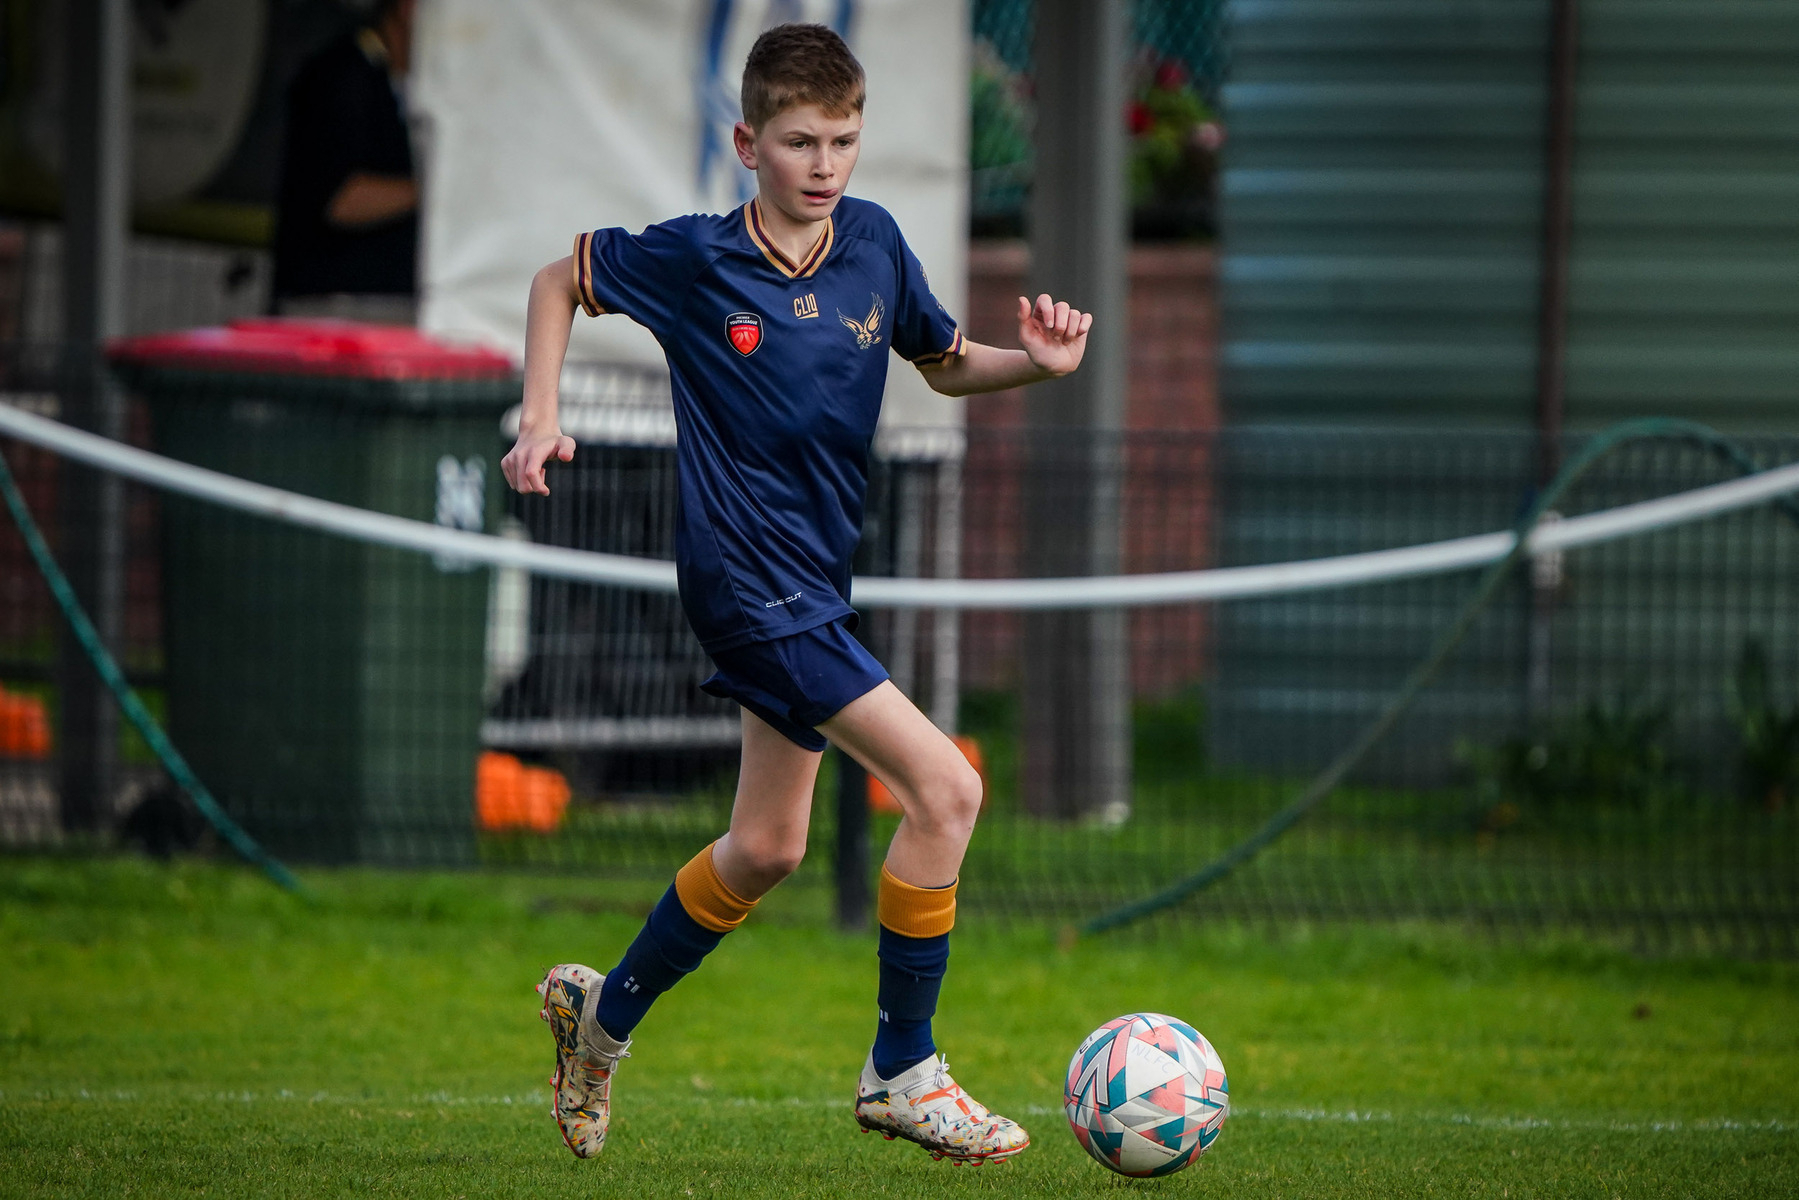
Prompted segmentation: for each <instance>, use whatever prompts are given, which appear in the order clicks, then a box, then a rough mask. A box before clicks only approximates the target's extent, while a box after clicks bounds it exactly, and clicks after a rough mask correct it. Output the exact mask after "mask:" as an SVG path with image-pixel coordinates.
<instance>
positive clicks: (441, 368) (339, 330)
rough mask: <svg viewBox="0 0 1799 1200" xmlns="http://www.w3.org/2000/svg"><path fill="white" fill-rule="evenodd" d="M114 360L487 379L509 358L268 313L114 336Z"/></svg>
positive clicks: (506, 369)
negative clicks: (202, 326)
mask: <svg viewBox="0 0 1799 1200" xmlns="http://www.w3.org/2000/svg"><path fill="white" fill-rule="evenodd" d="M106 351H107V355H108V357H110V358H111V359H112V360H113V361H115V362H120V363H130V364H132V365H136V366H146V367H174V368H181V369H190V370H201V371H247V372H255V373H257V374H268V375H328V376H335V377H339V378H347V379H391V380H408V379H492V378H496V377H502V376H506V375H510V374H512V373H513V368H512V360H511V359H509V358H507V357H506V356H505V355H504V354H501V353H499V352H498V351H494V350H489V349H486V348H484V347H480V346H464V345H457V344H455V343H453V342H445V341H440V340H439V339H437V338H434V337H429V336H427V335H425V334H422V333H420V332H419V331H418V330H416V329H413V328H411V327H410V326H406V325H368V324H364V323H362V322H360V321H333V320H302V319H298V318H281V317H266V318H258V319H255V320H244V321H233V322H231V323H230V324H229V325H224V326H212V327H210V328H206V329H184V330H180V331H178V332H175V333H152V334H146V335H144V336H141V337H128V338H115V339H113V340H112V341H111V342H109V343H108V344H107V347H106Z"/></svg>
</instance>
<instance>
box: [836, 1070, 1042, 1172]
mask: <svg viewBox="0 0 1799 1200" xmlns="http://www.w3.org/2000/svg"><path fill="white" fill-rule="evenodd" d="M856 1121H857V1123H858V1124H860V1125H861V1126H862V1129H863V1132H865V1133H879V1134H883V1135H885V1136H886V1138H887V1140H888V1141H892V1140H893V1139H894V1138H896V1137H897V1138H905V1139H906V1140H907V1141H908V1142H917V1143H918V1144H919V1145H920V1146H923V1147H924V1148H925V1149H926V1150H929V1151H930V1152H931V1157H932V1158H938V1159H943V1158H947V1159H949V1160H950V1161H952V1162H954V1163H956V1164H957V1165H958V1166H959V1165H961V1164H962V1163H965V1162H975V1163H978V1162H1003V1161H1004V1160H1006V1159H1008V1158H1011V1157H1012V1156H1013V1155H1015V1154H1018V1153H1019V1152H1021V1151H1022V1150H1024V1148H1025V1147H1026V1146H1029V1145H1030V1144H1031V1135H1030V1134H1028V1133H1026V1132H1025V1131H1024V1127H1023V1126H1021V1125H1019V1124H1018V1123H1017V1122H1016V1121H1012V1120H1008V1119H1007V1118H1005V1117H1001V1116H996V1115H994V1114H993V1113H990V1112H988V1111H987V1109H986V1107H985V1106H984V1105H982V1104H981V1102H980V1101H978V1100H976V1099H975V1098H974V1097H973V1096H970V1095H969V1094H968V1093H967V1092H965V1091H963V1090H962V1085H961V1084H959V1083H957V1082H956V1081H955V1080H954V1079H951V1078H950V1074H949V1063H948V1062H946V1061H944V1060H943V1059H941V1058H938V1057H937V1056H936V1055H932V1056H931V1057H930V1058H927V1059H925V1060H924V1061H923V1062H921V1063H919V1064H918V1065H917V1066H915V1067H913V1068H911V1069H910V1070H908V1071H904V1072H902V1073H901V1074H900V1075H898V1076H897V1077H895V1078H893V1079H882V1078H881V1077H880V1076H879V1075H877V1074H875V1064H874V1058H873V1057H872V1056H871V1057H870V1058H869V1060H868V1064H867V1065H866V1066H864V1067H863V1068H862V1081H861V1083H860V1084H859V1085H858V1086H857V1088H856Z"/></svg>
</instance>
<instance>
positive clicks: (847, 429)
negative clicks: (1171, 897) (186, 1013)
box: [502, 25, 1092, 1161]
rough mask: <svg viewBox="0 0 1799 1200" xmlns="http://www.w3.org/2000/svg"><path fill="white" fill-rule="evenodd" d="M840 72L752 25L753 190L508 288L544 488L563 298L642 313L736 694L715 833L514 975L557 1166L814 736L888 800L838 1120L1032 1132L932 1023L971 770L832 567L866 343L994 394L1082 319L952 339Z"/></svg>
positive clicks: (762, 870)
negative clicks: (736, 750)
mask: <svg viewBox="0 0 1799 1200" xmlns="http://www.w3.org/2000/svg"><path fill="white" fill-rule="evenodd" d="M864 92H865V88H864V81H863V74H862V67H861V64H859V63H858V62H857V61H856V59H855V58H854V57H853V56H852V55H851V54H850V52H849V48H848V47H847V46H845V45H844V44H843V41H842V40H841V39H840V38H839V37H838V36H837V35H836V34H835V33H833V32H831V31H830V30H829V29H827V28H826V27H824V26H822V25H782V26H779V27H777V28H775V29H771V30H769V31H768V32H767V33H765V34H763V35H762V37H761V38H759V39H758V40H757V42H756V44H755V47H754V48H753V49H752V50H751V51H750V55H749V59H748V62H747V63H746V65H745V67H744V73H743V121H742V122H741V123H739V124H738V125H737V127H736V133H735V142H736V148H737V155H738V157H739V158H740V159H741V160H742V161H743V165H744V166H746V167H748V168H749V169H751V170H752V171H754V172H756V184H757V194H756V198H755V199H753V200H751V201H750V202H749V203H748V204H746V205H744V206H743V207H742V208H741V209H738V210H736V211H734V212H731V213H728V214H726V215H724V216H689V217H679V218H676V219H675V220H672V221H668V222H665V223H663V224H661V225H652V226H651V227H649V228H648V229H646V230H644V231H643V232H642V233H641V234H638V235H636V236H632V235H631V234H628V233H626V232H625V231H624V230H622V229H601V230H598V231H596V232H593V233H584V234H582V235H581V236H580V237H578V238H576V239H575V253H574V255H573V257H572V258H565V259H563V260H561V261H560V262H555V263H552V264H550V265H549V266H547V267H545V268H544V269H543V270H541V271H539V272H538V274H537V277H536V279H535V280H534V281H533V282H532V285H531V301H530V309H529V316H528V326H527V334H526V342H525V395H524V409H523V416H522V419H521V420H520V423H519V436H518V444H517V445H515V446H514V447H513V448H512V451H511V452H510V453H509V454H507V456H506V458H505V460H504V462H503V464H502V469H503V470H504V473H505V476H506V481H507V482H508V483H509V484H510V485H511V486H512V487H514V488H515V489H517V490H518V491H520V492H526V493H532V492H535V493H539V494H544V495H547V494H548V493H549V488H548V486H547V485H546V482H545V475H544V469H545V467H546V465H547V464H548V461H549V460H550V459H551V458H555V459H559V460H560V461H562V462H567V461H569V460H570V459H571V458H572V457H573V455H574V451H575V443H574V441H573V439H571V438H569V437H567V436H565V435H563V433H562V432H561V430H560V429H559V428H558V427H557V418H556V385H557V380H558V378H559V376H560V373H561V368H562V360H563V356H564V354H565V352H566V351H567V348H568V336H569V325H570V322H571V321H572V320H573V318H574V310H575V307H576V306H577V305H579V306H580V307H581V308H582V309H583V310H585V311H586V312H587V313H588V314H590V315H598V314H600V313H622V314H624V315H626V316H628V317H630V318H632V319H633V320H635V321H637V322H639V323H640V324H642V325H644V326H646V327H647V328H648V329H649V330H650V331H651V332H652V333H654V334H655V335H656V338H657V340H658V341H660V342H661V344H662V347H663V350H664V351H665V352H666V354H667V356H668V366H669V372H670V375H671V377H672V380H673V388H674V404H675V416H676V421H677V425H678V428H679V446H678V460H679V464H680V467H679V479H680V508H679V513H678V516H677V518H676V521H677V525H676V540H675V557H676V567H677V571H678V573H679V577H680V589H681V603H682V606H683V608H684V609H685V611H686V613H687V618H688V620H689V622H690V623H691V624H692V626H693V630H694V633H696V634H697V635H698V636H699V639H700V644H701V646H702V647H703V648H704V649H705V651H706V653H707V654H708V655H709V656H710V657H711V659H712V661H713V663H714V665H715V666H716V667H717V673H716V674H714V675H713V676H712V677H711V678H709V679H708V680H706V682H705V683H703V684H702V685H701V686H702V687H703V688H705V690H706V691H708V692H710V693H712V694H713V695H716V696H728V697H730V698H731V699H733V700H735V701H736V702H737V703H738V704H739V705H740V706H741V707H742V709H743V762H742V770H741V774H740V775H739V777H738V783H737V794H736V801H735V803H734V805H733V807H732V810H731V825H730V830H729V831H728V832H727V833H726V834H725V835H724V836H723V837H721V838H719V839H718V840H717V841H715V842H713V843H712V844H711V845H710V846H708V847H706V848H705V849H704V850H702V851H701V852H700V853H699V854H698V855H697V856H695V857H694V859H693V861H691V862H689V863H688V864H687V865H686V866H685V867H682V868H681V870H680V871H679V872H678V873H677V874H676V876H675V880H674V883H673V885H672V886H670V887H669V889H668V891H667V893H666V894H665V895H664V896H663V897H662V899H661V901H660V902H659V903H658V904H657V905H656V908H655V910H654V911H653V912H651V914H650V916H649V919H648V921H646V922H645V924H644V927H643V930H642V932H640V933H639V934H638V935H637V938H636V940H635V941H633V942H632V943H631V945H630V947H629V948H628V949H627V950H626V951H625V954H624V957H623V959H622V960H621V961H620V962H619V964H618V965H617V966H616V967H614V968H613V969H612V971H611V972H610V973H608V974H606V975H601V974H600V973H599V972H597V971H594V970H592V969H590V968H588V967H584V966H580V965H575V964H565V965H562V966H558V967H555V968H553V969H552V970H551V971H550V972H549V974H548V975H546V976H545V977H544V980H543V982H542V983H540V984H538V988H537V990H538V991H539V992H540V993H542V994H543V997H544V1004H543V1012H542V1016H543V1019H544V1020H545V1021H547V1022H549V1024H550V1030H551V1033H552V1034H553V1035H554V1037H555V1042H556V1073H555V1075H554V1076H553V1078H552V1082H553V1084H554V1087H555V1099H554V1102H553V1111H554V1112H555V1116H556V1122H557V1125H558V1126H559V1127H560V1128H561V1130H562V1136H563V1140H564V1141H566V1142H567V1143H568V1147H569V1149H571V1150H573V1151H574V1152H575V1154H576V1155H578V1156H580V1157H583V1158H587V1157H591V1156H592V1155H594V1154H597V1153H599V1151H600V1148H601V1147H602V1146H603V1145H604V1144H605V1140H606V1128H607V1123H608V1121H609V1119H610V1110H611V1087H612V1076H613V1072H614V1071H615V1070H617V1068H618V1063H619V1060H620V1059H622V1058H624V1057H626V1048H627V1047H628V1046H629V1045H630V1044H631V1040H630V1039H631V1033H632V1031H633V1030H634V1029H635V1028H636V1026H637V1023H638V1022H639V1021H640V1020H641V1019H642V1018H643V1015H644V1013H645V1012H647V1011H648V1009H649V1007H650V1005H651V1004H652V1003H653V1002H654V1001H655V999H656V998H657V997H658V996H660V995H661V994H662V993H663V992H666V991H667V990H668V989H669V988H671V987H673V986H674V985H675V983H676V982H678V981H679V980H680V979H681V977H682V976H684V975H686V974H687V973H688V972H690V971H692V970H694V969H695V968H696V967H698V966H699V965H700V960H701V959H703V958H704V957H705V956H706V954H707V953H708V952H710V951H711V950H712V948H713V947H714V946H716V945H718V943H719V941H720V940H721V939H722V938H723V937H724V936H725V934H727V933H729V932H730V931H731V930H733V929H735V928H737V926H738V925H739V924H741V923H742V921H743V919H744V918H745V917H746V916H747V915H748V914H749V911H750V909H752V908H753V907H755V904H756V901H757V900H758V899H760V898H761V896H762V895H763V894H764V893H766V892H767V891H768V890H769V889H770V888H772V887H774V886H775V885H776V884H777V883H779V882H780V881H781V880H782V879H784V878H785V877H786V876H787V875H789V874H790V873H792V871H793V870H794V868H795V867H797V866H798V865H799V861H800V856H801V855H802V854H803V853H804V852H805V848H806V824H807V819H808V817H809V815H810V812H811V804H812V787H813V781H814V779H815V777H816V776H817V773H818V764H819V758H820V754H821V752H822V751H823V750H824V748H825V746H826V744H827V742H831V743H835V744H836V745H838V746H840V747H842V748H843V749H844V750H845V751H847V752H848V753H849V754H851V755H853V756H854V757H855V758H856V759H857V760H858V761H860V762H861V763H862V764H863V765H865V766H866V767H867V768H868V769H869V770H870V771H871V772H873V773H874V774H875V775H876V776H877V777H878V778H879V779H880V780H881V781H882V782H883V783H885V784H886V785H887V786H888V788H889V789H890V790H891V791H892V792H893V794H894V796H895V797H897V798H898V800H899V803H900V807H901V809H902V810H903V812H904V816H903V818H902V819H901V821H900V825H899V830H898V832H897V833H895V834H894V838H893V843H892V845H891V846H890V847H889V849H888V851H887V861H886V864H885V865H884V866H883V867H882V868H881V886H880V894H879V900H878V906H877V909H878V916H879V919H880V948H879V960H880V983H879V991H878V1001H877V1002H878V1009H879V1020H878V1022H877V1023H876V1026H875V1041H874V1048H873V1050H872V1052H871V1053H870V1054H869V1057H868V1062H867V1064H866V1065H865V1066H864V1067H863V1069H862V1079H861V1084H860V1087H859V1088H858V1090H857V1095H856V1105H855V1112H856V1120H857V1121H858V1122H859V1123H860V1124H861V1125H862V1127H863V1129H864V1130H872V1131H878V1132H881V1133H884V1134H886V1135H887V1136H888V1137H889V1138H890V1139H891V1138H893V1137H901V1138H905V1139H907V1140H908V1141H912V1142H916V1143H918V1144H919V1145H920V1146H923V1147H924V1148H925V1149H927V1150H929V1151H931V1152H932V1154H933V1155H935V1156H937V1157H939V1158H950V1159H954V1160H957V1161H982V1160H985V1159H1004V1158H1009V1157H1011V1156H1012V1155H1015V1154H1017V1153H1018V1152H1019V1151H1021V1150H1023V1149H1024V1148H1025V1147H1026V1146H1027V1145H1028V1144H1029V1142H1030V1139H1029V1137H1028V1136H1027V1135H1026V1133H1025V1131H1024V1130H1023V1129H1022V1128H1020V1127H1019V1126H1018V1125H1017V1124H1016V1123H1015V1122H1013V1121H1010V1120H1008V1119H1006V1118H1005V1117H1001V1116H998V1115H996V1114H993V1113H990V1112H988V1111H987V1109H986V1108H984V1107H983V1106H981V1105H980V1104H979V1103H977V1102H976V1101H975V1100H974V1099H973V1098H972V1097H970V1096H969V1095H968V1094H967V1093H966V1092H964V1091H963V1090H962V1089H961V1087H960V1086H958V1085H957V1084H956V1082H955V1080H953V1079H952V1078H950V1075H949V1070H948V1066H947V1064H945V1062H944V1061H943V1060H942V1059H941V1058H939V1057H938V1055H937V1047H936V1045H935V1043H934V1042H933V1041H932V1038H931V1017H932V1015H933V1014H934V1013H935V1011H936V1007H937V993H938V989H939V987H940V985H941V984H942V982H943V974H944V969H945V967H946V966H947V964H948V961H949V932H950V927H951V926H952V925H953V924H954V922H955V912H956V878H957V872H958V871H959V870H960V868H961V865H962V856H963V853H964V851H965V850H966V849H967V847H968V838H969V834H970V832H971V831H972V829H973V827H974V820H975V815H976V814H977V813H978V812H979V810H980V807H981V783H980V777H979V776H978V775H977V774H976V773H975V772H974V771H973V770H972V769H971V768H970V767H969V765H968V763H967V762H966V761H965V760H964V759H963V757H962V755H961V753H960V752H958V751H957V749H956V747H955V745H954V744H953V743H952V742H951V741H950V740H949V738H948V737H946V736H944V734H943V733H941V732H940V731H939V730H938V729H937V728H936V727H935V726H933V725H932V724H931V722H930V721H929V720H928V719H927V718H926V717H925V716H924V715H923V714H922V713H921V712H919V710H918V709H917V708H916V707H914V706H913V704H912V703H911V701H909V700H907V699H906V697H905V696H904V695H902V694H901V693H900V692H899V690H898V689H896V688H895V687H894V686H893V684H892V683H891V682H889V681H888V677H887V672H886V671H884V670H883V669H882V668H881V666H880V664H879V663H877V662H876V661H875V660H874V658H873V657H872V656H870V655H869V653H868V652H867V651H866V650H864V649H863V648H862V646H861V645H860V644H859V643H858V642H857V641H856V640H855V638H853V637H852V636H850V632H849V631H850V629H851V628H853V626H854V622H855V620H856V614H855V612H854V611H853V610H852V609H851V608H850V606H849V587H850V559H851V557H852V555H853V554H854V552H855V549H856V543H857V540H858V538H859V537H860V534H861V528H862V506H863V500H864V495H865V492H866V490H867V483H868V454H869V447H870V444H871V443H872V441H873V439H874V433H875V420H876V417H877V415H878V414H879V411H880V405H881V392H882V387H883V384H884V381H885V379H886V374H887V352H888V351H889V350H890V349H891V350H893V351H895V352H897V353H898V354H899V355H901V356H902V357H903V358H905V359H907V360H908V361H910V362H911V363H912V364H913V365H914V366H916V367H917V368H918V369H919V370H921V371H923V372H924V374H925V377H926V378H927V379H928V380H929V381H930V384H931V386H932V387H933V388H935V389H936V390H937V391H939V392H941V393H944V394H945V395H952V396H960V395H968V394H971V393H974V392H987V391H997V390H1000V389H1004V388H1012V387H1018V386H1021V385H1023V384H1028V383H1032V382H1035V381H1038V380H1042V379H1049V378H1053V377H1055V376H1059V375H1065V374H1067V373H1068V372H1070V371H1072V370H1074V369H1075V368H1076V367H1077V366H1078V365H1080V361H1081V355H1082V353H1083V351H1084V350H1085V348H1086V337H1087V330H1088V326H1089V325H1090V324H1091V322H1092V317H1091V316H1090V315H1088V314H1084V313H1081V312H1078V311H1076V310H1074V309H1071V308H1069V307H1068V305H1067V304H1058V303H1052V302H1051V300H1050V298H1049V297H1048V296H1039V297H1038V298H1037V302H1036V304H1035V305H1034V306H1033V305H1031V304H1030V303H1029V302H1028V301H1027V300H1025V298H1023V297H1020V298H1019V302H1018V338H1019V343H1020V344H1021V345H1022V347H1023V349H1020V350H1000V349H995V348H993V347H990V346H982V345H979V344H977V343H974V342H970V341H968V340H967V339H965V338H964V337H963V336H962V334H961V333H960V332H959V331H958V330H957V329H956V324H955V322H954V321H953V320H951V319H950V317H949V314H947V313H946V312H944V310H943V308H942V306H941V305H939V304H938V303H937V301H936V300H935V298H933V297H932V295H931V292H930V285H929V284H928V282H927V281H926V279H925V275H924V271H923V270H922V269H920V267H919V265H918V260H917V259H916V258H915V257H914V256H913V254H912V252H911V250H910V249H908V248H907V246H906V243H905V240H904V239H903V238H902V237H901V236H900V232H899V229H898V228H897V227H896V226H895V224H894V221H893V218H892V217H891V216H889V215H888V214H887V213H886V212H885V211H884V210H883V209H881V208H879V207H878V206H876V205H873V204H870V203H868V202H866V201H862V200H852V199H849V198H847V197H845V195H844V189H845V188H846V187H847V186H848V184H849V179H850V172H851V170H852V169H853V168H854V167H855V165H856V155H857V152H858V150H859V148H860V141H859V139H860V135H861V129H862V107H863V100H864Z"/></svg>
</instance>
